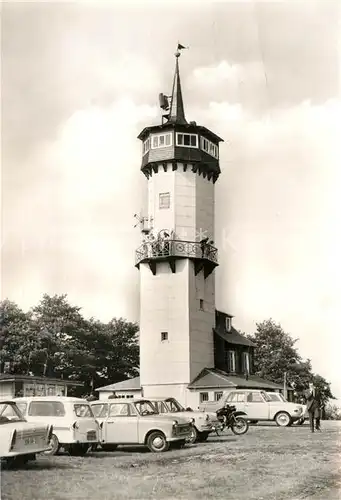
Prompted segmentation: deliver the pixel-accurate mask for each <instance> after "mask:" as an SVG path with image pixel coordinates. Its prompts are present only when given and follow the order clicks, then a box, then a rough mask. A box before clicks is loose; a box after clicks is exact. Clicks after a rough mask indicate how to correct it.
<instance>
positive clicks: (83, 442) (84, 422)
mask: <svg viewBox="0 0 341 500" xmlns="http://www.w3.org/2000/svg"><path fill="white" fill-rule="evenodd" d="M14 401H15V402H16V403H17V405H18V408H19V410H20V411H21V412H22V414H23V415H24V417H25V418H26V420H27V421H28V422H38V423H40V422H41V423H49V424H52V425H53V429H54V430H53V434H52V436H51V442H50V444H51V448H50V450H49V451H47V452H46V454H48V455H56V454H57V453H58V451H59V450H60V449H61V448H63V449H64V450H65V451H68V452H69V453H70V455H74V456H81V455H85V453H86V452H87V451H88V449H89V447H90V445H91V444H93V443H97V442H98V439H99V425H98V423H97V422H96V420H95V418H94V416H93V413H92V410H91V407H90V405H89V403H88V402H87V401H86V400H85V399H80V398H73V397H67V396H31V397H23V398H15V399H14Z"/></svg>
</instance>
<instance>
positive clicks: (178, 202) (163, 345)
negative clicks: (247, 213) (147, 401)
mask: <svg viewBox="0 0 341 500" xmlns="http://www.w3.org/2000/svg"><path fill="white" fill-rule="evenodd" d="M167 192H169V193H170V208H169V209H160V208H159V194H160V193H167ZM148 216H149V217H152V218H153V226H154V229H155V230H156V231H160V230H161V229H167V230H169V231H172V230H174V231H175V234H176V236H177V238H179V239H183V240H189V241H199V240H200V239H202V238H203V237H206V236H207V237H208V238H209V239H210V240H211V239H213V238H214V185H213V182H212V180H211V181H209V180H208V179H207V178H206V179H204V178H203V177H202V175H201V176H199V175H198V174H197V173H194V172H192V170H191V166H188V169H187V170H186V172H184V171H183V165H182V164H178V168H177V170H174V171H173V170H172V168H171V165H168V168H167V171H166V172H165V171H164V170H163V168H160V167H159V171H158V173H157V174H155V173H153V175H152V176H151V177H150V178H149V180H148ZM200 299H201V300H202V301H203V306H204V307H203V310H200ZM214 324H215V290H214V273H212V274H211V275H210V276H208V277H207V278H206V279H204V274H203V271H200V272H199V273H198V275H197V276H195V273H194V264H193V262H192V261H190V260H187V259H179V260H177V261H176V272H175V273H172V271H171V269H170V267H169V264H168V263H166V262H165V263H158V264H157V267H156V275H155V276H154V275H153V273H152V272H151V270H150V268H149V266H148V264H141V265H140V379H141V386H142V387H143V394H144V396H145V397H151V396H158V395H159V396H169V395H170V396H172V395H173V396H174V397H176V398H177V399H179V401H180V402H181V403H182V404H183V405H186V406H192V405H193V404H196V406H197V405H198V404H199V403H198V395H197V394H192V393H190V392H189V391H188V390H187V389H186V387H187V385H188V384H189V383H190V382H191V381H192V380H193V379H194V378H195V377H196V376H197V375H198V374H199V373H200V372H201V370H203V369H204V368H212V367H214V345H213V328H214ZM161 332H168V340H167V341H161Z"/></svg>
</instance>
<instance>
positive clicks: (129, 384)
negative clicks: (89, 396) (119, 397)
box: [95, 377, 141, 392]
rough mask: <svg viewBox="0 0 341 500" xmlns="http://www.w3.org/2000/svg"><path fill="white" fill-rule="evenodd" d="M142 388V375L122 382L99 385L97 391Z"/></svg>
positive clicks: (135, 389)
mask: <svg viewBox="0 0 341 500" xmlns="http://www.w3.org/2000/svg"><path fill="white" fill-rule="evenodd" d="M138 390H141V384H140V377H134V378H129V379H128V380H123V381H122V382H116V383H115V384H110V385H105V386H103V387H98V388H97V389H95V391H102V392H111V391H138Z"/></svg>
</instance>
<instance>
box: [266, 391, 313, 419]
mask: <svg viewBox="0 0 341 500" xmlns="http://www.w3.org/2000/svg"><path fill="white" fill-rule="evenodd" d="M266 394H267V395H268V396H269V398H270V399H271V401H270V403H271V402H275V403H278V402H281V403H288V402H289V401H287V400H286V399H285V397H284V396H283V394H281V393H280V392H267V393H266ZM302 407H303V411H302V416H301V418H300V419H299V420H297V422H296V423H297V425H302V424H304V421H305V420H306V419H307V418H309V415H308V413H307V407H306V405H302Z"/></svg>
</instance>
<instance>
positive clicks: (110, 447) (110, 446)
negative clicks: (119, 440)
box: [101, 443, 117, 451]
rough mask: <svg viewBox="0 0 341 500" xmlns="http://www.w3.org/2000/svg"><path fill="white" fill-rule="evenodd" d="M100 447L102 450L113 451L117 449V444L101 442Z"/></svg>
mask: <svg viewBox="0 0 341 500" xmlns="http://www.w3.org/2000/svg"><path fill="white" fill-rule="evenodd" d="M101 448H102V450H103V451H115V450H116V449H117V444H108V443H105V444H101Z"/></svg>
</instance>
